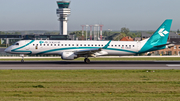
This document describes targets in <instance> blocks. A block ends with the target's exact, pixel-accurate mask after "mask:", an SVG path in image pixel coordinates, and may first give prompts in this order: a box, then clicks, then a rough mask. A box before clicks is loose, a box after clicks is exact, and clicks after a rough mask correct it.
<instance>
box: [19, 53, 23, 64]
mask: <svg viewBox="0 0 180 101" xmlns="http://www.w3.org/2000/svg"><path fill="white" fill-rule="evenodd" d="M20 56H21V57H22V59H21V62H22V63H23V62H24V54H20Z"/></svg>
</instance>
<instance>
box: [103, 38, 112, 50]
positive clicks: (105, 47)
mask: <svg viewBox="0 0 180 101" xmlns="http://www.w3.org/2000/svg"><path fill="white" fill-rule="evenodd" d="M110 43H111V40H110V41H109V42H108V43H107V44H106V45H105V46H104V47H103V48H102V49H107V48H108V46H109V44H110Z"/></svg>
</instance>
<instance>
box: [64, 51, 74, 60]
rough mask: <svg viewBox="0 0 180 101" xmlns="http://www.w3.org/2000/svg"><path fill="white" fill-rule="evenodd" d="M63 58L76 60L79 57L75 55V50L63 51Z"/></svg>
mask: <svg viewBox="0 0 180 101" xmlns="http://www.w3.org/2000/svg"><path fill="white" fill-rule="evenodd" d="M61 58H62V59H63V60H74V59H75V58H77V55H75V54H74V52H63V53H62V55H61Z"/></svg>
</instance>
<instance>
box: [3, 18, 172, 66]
mask: <svg viewBox="0 0 180 101" xmlns="http://www.w3.org/2000/svg"><path fill="white" fill-rule="evenodd" d="M171 24H172V19H167V20H165V21H164V23H163V24H162V25H161V26H160V27H159V28H158V29H157V30H156V31H155V33H154V34H153V35H152V36H151V37H150V38H148V39H145V40H142V41H111V40H110V41H70V40H21V41H18V42H16V43H15V44H14V45H12V46H10V47H8V48H7V49H6V50H5V52H7V53H11V54H21V56H22V57H24V55H41V54H42V55H43V54H49V55H52V54H53V55H60V56H61V58H62V59H64V60H74V59H76V58H79V57H84V58H85V59H84V62H85V63H90V60H89V59H88V57H98V56H125V55H135V54H139V53H145V52H150V51H155V50H160V49H165V48H167V47H169V43H167V40H168V36H169V32H170V28H171ZM21 61H22V62H24V60H23V59H22V60H21Z"/></svg>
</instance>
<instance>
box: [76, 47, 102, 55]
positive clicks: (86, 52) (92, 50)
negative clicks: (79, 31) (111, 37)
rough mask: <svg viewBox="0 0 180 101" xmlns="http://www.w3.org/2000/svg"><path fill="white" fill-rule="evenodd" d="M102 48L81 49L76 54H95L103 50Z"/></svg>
mask: <svg viewBox="0 0 180 101" xmlns="http://www.w3.org/2000/svg"><path fill="white" fill-rule="evenodd" d="M101 50H102V48H94V49H87V50H80V51H76V52H75V53H74V54H76V55H85V54H87V55H88V54H94V53H96V52H99V51H101Z"/></svg>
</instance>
